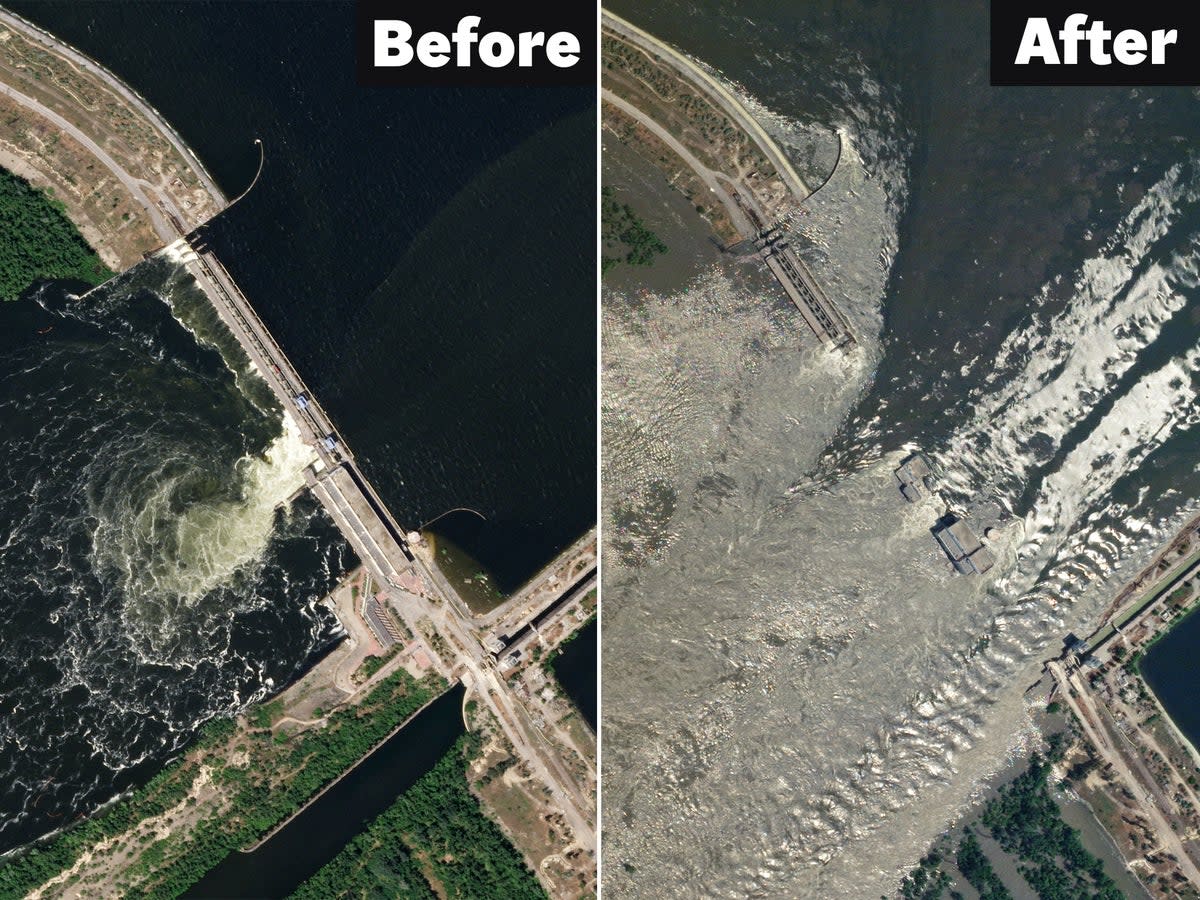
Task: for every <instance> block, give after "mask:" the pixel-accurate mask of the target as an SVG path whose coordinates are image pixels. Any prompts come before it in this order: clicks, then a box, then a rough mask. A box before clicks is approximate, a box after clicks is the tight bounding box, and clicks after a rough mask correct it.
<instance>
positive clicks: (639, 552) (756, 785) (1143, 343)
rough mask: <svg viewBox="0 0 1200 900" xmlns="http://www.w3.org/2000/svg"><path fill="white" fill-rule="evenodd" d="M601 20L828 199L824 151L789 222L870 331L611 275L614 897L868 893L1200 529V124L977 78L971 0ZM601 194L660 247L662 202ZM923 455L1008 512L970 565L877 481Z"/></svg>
mask: <svg viewBox="0 0 1200 900" xmlns="http://www.w3.org/2000/svg"><path fill="white" fill-rule="evenodd" d="M612 8H613V9H614V11H615V12H617V13H619V14H620V15H623V16H625V17H627V18H629V19H630V20H631V21H633V22H634V23H635V24H638V25H641V26H642V27H645V28H647V29H648V30H650V31H651V32H652V33H655V34H656V35H658V36H660V37H662V38H665V39H667V40H669V41H671V42H673V43H675V44H677V45H679V46H681V47H683V48H685V49H686V50H687V51H689V52H690V53H692V54H694V55H695V56H697V57H698V58H700V59H702V60H704V61H706V62H708V63H710V64H711V65H713V66H714V67H716V69H717V70H719V71H720V72H721V73H722V74H723V75H724V76H725V77H726V78H727V79H728V80H729V81H730V82H731V83H732V84H733V86H734V88H735V89H737V90H740V91H741V92H742V93H743V94H744V95H746V96H748V97H749V98H750V100H751V102H752V103H753V104H754V106H755V108H756V111H757V115H758V116H759V118H760V120H761V121H762V122H763V123H764V125H765V127H767V128H768V130H769V131H770V132H771V133H772V134H773V135H775V136H776V137H777V139H778V140H779V141H780V142H782V143H783V145H784V146H786V147H787V148H788V150H789V152H790V154H791V155H792V156H793V158H794V160H795V163H796V165H797V166H798V168H799V169H800V171H801V173H802V174H803V175H805V176H806V177H807V178H809V179H810V180H811V181H813V182H814V183H819V182H820V181H821V180H822V179H823V178H824V177H825V175H826V174H828V172H829V169H830V167H831V165H832V160H833V158H834V157H835V156H836V144H837V138H836V137H835V136H834V131H835V130H840V131H841V132H842V137H843V142H844V150H843V154H842V160H841V163H840V164H839V166H838V169H837V172H836V173H835V174H834V177H833V179H832V181H831V182H830V184H829V185H828V186H827V187H826V188H825V189H823V190H822V191H821V192H820V193H819V194H818V195H817V196H816V197H814V198H813V199H812V200H811V201H810V202H809V203H807V204H806V212H805V214H804V215H802V216H800V217H798V218H797V220H796V221H795V223H794V225H793V228H792V234H793V239H794V241H795V243H796V245H797V246H798V247H799V248H800V252H801V253H802V255H803V256H804V257H805V259H806V261H808V262H809V263H810V265H811V266H812V268H813V269H814V272H815V274H816V277H817V278H818V280H819V281H821V283H822V284H823V285H824V286H825V287H826V289H827V291H828V292H829V293H830V294H831V296H833V298H834V299H835V301H836V302H838V303H839V304H840V305H841V306H842V308H843V309H844V310H845V311H846V313H847V314H848V315H849V316H850V317H851V319H852V320H853V322H854V325H855V330H856V333H857V334H858V335H859V337H860V338H861V344H862V346H861V347H860V348H859V349H857V350H856V351H854V352H853V353H852V354H850V355H848V356H837V355H829V354H825V353H820V352H817V351H816V349H815V348H814V342H813V340H812V338H811V336H810V335H809V334H808V332H807V331H806V329H805V328H804V327H803V324H802V323H801V322H800V321H799V317H798V316H797V314H796V312H795V311H794V309H793V308H791V307H790V306H789V305H788V304H787V303H786V301H785V300H784V299H783V298H782V297H781V295H780V292H779V291H778V289H776V288H774V287H773V286H771V285H769V284H767V285H764V284H763V283H762V280H761V278H760V276H759V275H758V274H757V273H756V272H755V271H753V270H751V269H750V268H747V267H742V266H739V265H737V264H735V263H732V262H730V261H726V260H716V261H711V260H702V261H701V264H700V265H697V266H696V268H695V269H694V270H693V271H692V272H691V273H690V275H688V276H687V277H686V278H684V279H683V280H682V283H680V284H672V283H671V282H672V281H675V280H676V279H664V280H663V281H662V282H660V283H659V285H658V286H656V287H654V288H653V289H651V290H648V291H638V290H637V289H635V288H631V287H630V286H629V284H628V282H626V281H622V280H618V281H615V282H611V283H609V285H608V287H607V288H606V290H605V297H604V300H605V311H604V321H603V334H604V344H605V372H604V382H603V388H602V391H603V396H604V409H603V412H602V417H603V419H602V427H603V430H604V434H605V441H606V447H605V457H604V463H603V465H604V478H605V483H606V486H607V490H606V494H605V498H604V509H603V511H602V517H603V520H604V522H605V523H606V526H608V531H607V532H606V533H607V535H608V539H609V541H610V543H609V544H608V545H606V547H605V553H606V556H605V559H606V561H614V562H615V564H609V566H608V569H607V572H606V575H605V580H604V592H605V593H604V597H605V613H604V646H603V649H602V653H603V670H604V673H605V680H604V706H605V726H604V729H603V730H604V735H603V741H604V748H605V752H604V765H603V772H602V776H603V779H604V781H603V783H604V786H605V787H604V791H605V810H606V813H607V815H609V816H611V817H613V820H614V821H621V822H623V823H625V827H623V828H621V829H610V830H609V832H608V833H607V836H608V841H607V842H606V845H605V859H606V861H607V862H608V865H606V875H605V877H606V883H605V887H606V894H609V893H611V896H612V897H614V898H616V897H626V896H638V897H657V896H670V895H673V894H676V895H677V894H678V893H680V892H683V893H688V894H691V895H695V896H735V895H736V896H743V895H752V896H798V897H828V896H878V895H879V894H880V893H881V892H884V891H887V890H890V889H892V888H894V886H895V885H896V883H897V881H898V878H899V873H900V872H901V870H902V869H903V868H904V867H905V866H909V865H912V864H913V863H914V862H915V861H916V860H917V859H918V858H919V857H920V855H921V854H922V853H923V852H924V849H925V848H926V847H927V846H928V844H929V842H930V841H931V839H932V838H933V837H934V836H935V835H936V834H938V833H939V831H940V830H941V829H942V828H944V827H945V825H946V824H947V822H948V821H950V820H951V819H952V818H953V817H954V815H955V813H956V811H957V810H961V809H962V808H964V805H965V804H967V802H968V801H969V799H970V798H971V797H972V796H974V795H976V794H977V793H978V791H979V790H980V787H979V786H980V784H981V783H982V781H983V780H984V779H985V778H986V777H987V776H988V775H989V774H990V773H993V772H995V771H997V770H999V769H1000V768H1002V767H1003V765H1004V762H1005V760H1006V758H1007V757H1008V754H1009V753H1010V751H1012V750H1014V749H1019V748H1020V747H1022V746H1024V745H1027V744H1028V743H1029V741H1030V740H1031V739H1032V737H1033V735H1034V731H1033V727H1032V723H1031V720H1030V717H1029V716H1028V714H1027V713H1026V711H1025V708H1024V706H1023V703H1022V700H1021V693H1022V691H1023V690H1024V688H1025V687H1026V686H1027V685H1028V684H1029V683H1030V682H1031V681H1032V680H1033V678H1034V677H1036V672H1037V670H1038V667H1039V665H1040V662H1041V660H1042V659H1043V658H1045V657H1046V656H1049V655H1053V654H1055V653H1057V652H1058V650H1059V648H1060V647H1061V641H1062V639H1063V637H1064V636H1065V635H1066V634H1067V633H1068V632H1070V631H1075V632H1076V633H1087V632H1088V631H1089V630H1090V626H1092V625H1094V624H1095V622H1096V619H1097V617H1098V616H1099V615H1100V613H1101V612H1102V611H1103V609H1104V608H1105V606H1106V605H1107V603H1108V600H1109V598H1110V597H1111V595H1112V593H1113V591H1114V589H1115V588H1116V587H1117V586H1118V585H1119V584H1120V583H1121V580H1122V578H1124V577H1127V576H1128V573H1133V572H1136V571H1138V569H1139V567H1140V566H1141V565H1142V564H1144V563H1145V562H1146V561H1147V560H1148V559H1149V557H1150V555H1151V554H1152V552H1153V551H1154V550H1155V549H1156V548H1157V547H1158V546H1159V545H1160V544H1161V543H1162V542H1163V541H1164V540H1165V539H1166V538H1167V537H1168V535H1170V534H1171V533H1172V531H1173V530H1174V529H1175V528H1177V527H1178V526H1179V525H1180V524H1182V522H1183V521H1184V519H1185V518H1186V516H1187V515H1188V514H1189V513H1190V512H1191V511H1193V510H1194V509H1195V500H1194V498H1196V497H1197V496H1200V473H1198V472H1197V470H1196V467H1195V456H1196V451H1197V433H1196V430H1195V428H1194V426H1195V424H1196V423H1197V422H1198V421H1200V405H1198V403H1197V377H1196V372H1197V367H1198V364H1200V346H1198V344H1200V292H1198V291H1197V286H1198V284H1200V270H1198V267H1197V262H1196V260H1197V257H1196V252H1195V251H1196V247H1197V242H1198V241H1200V171H1198V170H1197V160H1196V159H1195V158H1194V157H1193V155H1192V152H1191V149H1190V148H1191V147H1192V146H1193V145H1194V141H1195V138H1196V137H1197V134H1198V133H1200V107H1198V106H1197V104H1196V102H1195V96H1194V94H1193V92H1192V91H1191V90H1189V89H1136V90H1135V89H1129V90H1115V89H1114V90H1109V89H1096V90H1092V89H1042V88H1029V89H1025V88H1014V89H992V88H990V87H989V86H988V84H987V35H988V9H987V5H986V4H983V3H971V4H953V5H945V4H934V3H911V4H876V3H870V2H821V0H814V2H812V3H806V4H803V5H793V6H780V5H778V4H770V3H766V2H747V3H741V4H738V5H737V6H736V7H735V6H731V5H728V4H719V3H710V2H701V3H699V4H683V3H678V2H665V3H662V4H658V5H656V6H654V7H653V8H646V7H636V6H633V5H630V4H628V3H626V2H620V0H618V2H615V3H614V4H613V7H612ZM605 175H606V177H607V178H609V179H610V180H611V182H612V183H613V184H614V186H615V187H616V188H618V189H622V190H625V195H626V196H627V197H636V196H637V195H638V194H639V193H641V194H642V195H643V196H642V200H641V202H640V204H638V203H635V206H638V211H639V213H640V214H642V215H643V216H644V217H645V218H646V219H647V221H648V222H649V224H650V226H651V227H652V228H655V227H657V226H658V222H659V218H660V216H661V215H662V213H661V210H664V209H667V208H668V207H669V205H670V201H667V200H665V199H663V197H662V196H660V195H659V194H656V193H653V192H652V193H650V194H649V195H646V194H645V192H644V191H641V190H632V189H630V188H629V187H628V185H629V183H630V182H631V180H632V179H633V178H634V177H635V176H634V175H631V174H630V171H629V166H628V165H626V166H624V167H621V166H616V167H613V168H612V169H606V172H605ZM659 184H661V181H660V182H659ZM659 190H660V191H662V190H664V189H663V188H659ZM631 202H633V201H631ZM694 226H695V227H699V226H700V223H698V222H695V223H694ZM668 255H669V254H668ZM698 258H700V257H698ZM630 277H631V276H630ZM918 449H919V450H923V451H924V452H925V453H926V454H927V455H929V456H930V458H931V459H932V460H933V462H934V464H935V466H936V467H937V468H938V470H939V472H940V480H941V486H942V491H943V495H944V497H945V500H946V501H947V503H948V505H949V506H951V507H952V508H954V509H957V510H959V511H960V512H966V513H971V514H973V515H975V516H976V517H978V518H980V519H984V520H987V521H990V522H993V523H994V522H999V521H1004V522H1006V523H1007V524H1006V525H1005V527H1004V528H1002V529H999V530H997V531H996V532H994V533H993V535H992V538H991V539H992V542H993V546H994V549H995V551H996V554H997V557H998V560H999V561H998V563H997V565H996V567H995V569H993V570H992V572H990V573H989V574H988V576H987V577H986V578H983V579H979V578H965V577H962V576H957V575H954V574H952V573H951V572H950V571H949V570H948V566H947V563H946V560H945V558H944V556H942V554H941V553H940V552H939V551H938V549H937V547H936V545H935V543H934V542H933V540H932V539H931V537H930V533H929V529H930V527H931V526H932V525H933V523H934V521H935V520H936V518H937V516H938V515H940V514H941V512H943V511H944V509H945V507H944V506H939V505H937V504H935V503H933V502H928V503H925V504H918V505H908V504H905V503H904V502H903V501H902V500H901V499H900V497H899V495H898V493H897V492H896V486H895V481H894V478H893V476H892V471H893V469H894V468H895V467H896V466H897V465H898V463H899V460H900V459H901V458H903V456H904V455H905V454H906V453H908V452H912V451H913V450H918ZM663 885H671V886H672V887H671V889H670V891H668V890H667V889H666V888H664V887H662V886H663Z"/></svg>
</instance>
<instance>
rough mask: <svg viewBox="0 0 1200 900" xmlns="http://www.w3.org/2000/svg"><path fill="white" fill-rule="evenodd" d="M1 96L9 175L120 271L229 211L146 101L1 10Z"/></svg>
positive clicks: (0, 133)
mask: <svg viewBox="0 0 1200 900" xmlns="http://www.w3.org/2000/svg"><path fill="white" fill-rule="evenodd" d="M0 95H2V96H0V104H2V105H3V106H4V108H5V113H6V114H5V116H4V117H2V118H0V150H2V151H3V152H4V155H5V162H6V163H7V165H6V168H10V169H11V170H13V171H14V172H15V173H17V174H20V175H21V177H23V178H25V179H26V180H29V181H31V183H34V184H35V185H37V186H38V187H40V188H43V189H46V190H48V192H49V193H50V194H51V195H52V196H53V197H54V199H56V200H58V201H60V202H61V203H62V204H63V205H64V207H65V208H66V213H67V216H68V218H69V219H70V220H71V222H72V223H73V224H74V225H75V227H76V228H77V229H78V230H79V231H80V232H81V233H82V234H83V235H84V236H85V240H87V241H88V243H89V244H90V245H91V246H92V247H93V249H94V250H95V251H96V252H97V253H98V254H99V255H100V256H101V258H102V259H103V260H104V261H105V263H106V264H107V265H108V266H109V267H110V268H112V269H114V270H115V271H117V272H123V271H125V270H128V269H130V268H132V267H133V266H134V265H136V264H137V263H138V262H140V261H141V260H142V259H144V258H145V257H146V256H148V255H149V254H150V253H152V252H154V251H157V250H158V249H160V248H162V247H163V246H166V245H169V244H171V243H172V242H173V241H175V240H176V239H178V238H179V237H180V236H181V235H183V234H186V233H188V232H191V231H193V230H195V229H196V228H197V227H199V226H200V225H202V224H204V223H206V222H209V221H211V220H212V218H213V217H214V216H216V215H218V214H219V213H220V212H222V211H223V210H225V209H227V208H228V207H229V206H230V203H231V201H230V200H229V199H228V197H227V196H226V195H225V193H224V191H223V190H222V189H221V188H220V186H219V185H217V183H216V181H215V179H214V178H213V176H212V175H211V173H209V171H208V170H207V168H206V167H205V166H204V163H203V162H202V161H201V160H200V158H199V156H198V155H197V154H196V152H195V150H193V149H192V148H191V147H190V146H189V145H188V144H187V142H186V141H184V139H183V137H182V136H181V135H180V134H179V132H178V131H177V130H176V129H175V128H174V127H173V126H172V125H171V123H170V122H168V121H167V120H166V118H165V117H164V116H163V115H162V113H160V112H159V111H158V110H157V109H155V107H154V106H153V105H151V104H150V102H149V101H148V100H146V99H145V98H144V97H143V96H142V95H141V94H139V93H138V92H137V91H136V90H135V89H134V88H132V87H131V86H129V85H128V84H126V83H125V82H124V81H122V80H121V79H120V78H119V77H117V76H116V75H115V74H114V73H112V72H111V71H109V70H108V69H107V68H105V67H104V66H103V65H101V64H100V63H98V62H96V61H95V60H93V59H91V58H90V57H89V56H87V55H86V54H84V53H83V52H82V51H80V50H78V49H76V48H75V47H72V46H71V45H69V44H67V43H66V42H64V41H62V40H60V39H59V38H57V37H55V36H54V35H52V34H50V33H49V32H47V31H45V30H44V29H42V28H40V27H38V26H36V25H34V24H33V23H31V22H29V21H28V20H26V19H24V18H22V17H20V16H18V15H16V14H15V13H12V12H10V11H8V10H5V9H0ZM31 176H33V177H31Z"/></svg>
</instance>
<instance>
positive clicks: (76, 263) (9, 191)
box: [0, 169, 113, 300]
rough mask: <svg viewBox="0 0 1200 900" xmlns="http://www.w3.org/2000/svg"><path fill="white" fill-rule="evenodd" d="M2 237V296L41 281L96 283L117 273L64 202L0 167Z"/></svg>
mask: <svg viewBox="0 0 1200 900" xmlns="http://www.w3.org/2000/svg"><path fill="white" fill-rule="evenodd" d="M0 235H3V238H4V239H3V240H2V241H0V300H15V299H16V298H17V297H18V296H20V294H21V293H22V292H23V291H24V290H25V289H26V288H28V287H29V286H30V285H31V284H33V283H34V282H35V281H38V280H41V279H47V278H63V279H72V280H75V281H83V282H86V283H87V284H92V285H96V284H100V283H101V282H104V281H106V280H108V278H110V277H111V276H112V274H113V273H112V272H110V271H109V269H108V267H107V266H105V265H104V263H102V262H101V261H100V257H99V256H97V255H96V253H95V251H94V250H92V248H91V247H89V246H88V244H87V242H86V241H85V240H84V239H83V237H82V236H81V235H80V234H79V232H78V231H76V230H75V226H74V225H73V224H72V223H71V221H70V219H68V218H67V215H66V208H65V207H64V206H63V205H62V203H60V202H58V201H57V200H54V199H52V198H51V197H50V196H49V195H48V194H46V193H45V192H43V191H40V190H38V189H37V188H35V187H33V186H32V185H30V184H29V182H28V181H26V180H25V179H23V178H19V177H17V176H16V175H14V174H13V173H12V172H9V171H7V170H6V169H0Z"/></svg>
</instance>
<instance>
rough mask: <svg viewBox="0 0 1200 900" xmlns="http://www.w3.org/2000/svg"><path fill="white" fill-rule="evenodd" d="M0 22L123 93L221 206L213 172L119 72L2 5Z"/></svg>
mask: <svg viewBox="0 0 1200 900" xmlns="http://www.w3.org/2000/svg"><path fill="white" fill-rule="evenodd" d="M0 22H2V23H3V24H5V25H7V26H8V27H9V28H11V29H13V30H14V31H17V32H19V33H21V34H22V35H24V36H25V37H27V38H29V39H30V40H32V41H35V42H37V43H38V44H41V45H42V46H43V47H46V48H47V49H49V50H51V51H53V52H55V53H57V54H58V55H59V56H61V57H63V58H64V59H67V60H68V61H69V62H71V63H72V64H73V65H75V66H77V67H78V68H80V69H82V70H86V71H87V72H89V73H90V74H92V75H94V76H96V77H97V78H99V79H100V80H101V81H103V82H104V84H105V85H106V86H108V87H109V88H110V89H111V90H113V91H114V92H115V93H116V94H117V95H118V96H119V97H121V99H123V100H124V101H125V102H126V103H128V104H129V105H130V106H132V107H134V108H135V109H137V110H138V112H140V113H141V114H142V115H143V116H144V117H145V118H146V119H147V120H148V121H149V122H150V123H151V124H152V125H153V126H154V127H155V129H157V130H158V132H159V133H161V134H162V135H163V137H165V138H166V139H167V140H168V141H169V142H170V143H171V146H173V147H174V148H175V150H176V151H177V152H178V153H179V155H180V156H182V157H183V159H184V161H185V162H186V163H187V164H188V166H190V167H191V169H192V170H193V171H194V172H195V173H196V176H197V177H198V178H199V179H200V183H201V184H203V185H204V188H205V190H207V191H208V193H209V194H211V195H212V197H213V199H214V200H216V203H217V209H218V210H220V209H222V208H223V207H224V206H225V205H226V199H225V195H224V194H223V193H222V192H221V189H220V188H219V187H217V183H216V182H215V181H213V179H212V176H211V175H209V174H208V171H207V170H206V169H205V168H204V165H203V164H202V163H201V162H200V160H199V159H198V158H197V157H196V154H195V153H193V152H192V149H191V148H190V147H189V146H188V145H187V144H185V143H184V141H183V138H181V137H180V136H179V135H178V134H177V133H176V132H175V129H174V128H172V127H171V125H170V123H168V122H167V120H166V119H164V118H163V117H162V115H161V114H160V113H159V112H158V110H156V109H155V108H154V107H153V106H151V105H150V104H149V103H147V102H146V100H145V99H144V98H143V97H142V96H141V95H140V94H138V93H137V92H136V91H135V90H133V89H132V88H130V87H129V86H128V85H126V84H125V83H124V82H123V81H121V79H119V78H117V76H116V75H114V74H113V73H112V72H110V71H108V69H106V68H104V66H102V65H100V64H99V63H98V62H96V61H95V60H94V59H91V58H90V57H88V56H85V55H84V54H82V53H80V52H79V51H78V50H76V49H75V48H74V47H72V46H70V45H69V44H64V43H63V42H62V41H60V40H59V39H58V38H56V37H55V36H54V35H52V34H50V33H49V32H47V31H43V30H42V29H40V28H38V27H37V26H36V25H33V24H31V23H29V22H26V21H25V20H24V19H22V18H21V17H20V16H17V15H14V14H13V13H11V12H9V11H8V10H5V9H0ZM168 240H169V239H168Z"/></svg>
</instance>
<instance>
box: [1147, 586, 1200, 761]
mask: <svg viewBox="0 0 1200 900" xmlns="http://www.w3.org/2000/svg"><path fill="white" fill-rule="evenodd" d="M1197 647H1200V616H1197V615H1196V614H1195V611H1194V610H1193V611H1192V612H1191V613H1190V614H1189V615H1187V616H1186V617H1185V618H1183V619H1182V620H1181V621H1179V622H1176V623H1174V624H1173V625H1172V627H1171V630H1170V631H1168V632H1167V634H1166V635H1165V636H1164V637H1163V638H1162V639H1161V640H1159V641H1158V642H1156V643H1155V644H1154V646H1153V647H1151V648H1150V649H1149V650H1148V651H1147V652H1146V655H1145V656H1144V657H1143V658H1142V661H1141V663H1140V669H1141V673H1142V676H1143V677H1144V678H1145V679H1146V683H1147V684H1148V685H1150V689H1151V690H1152V691H1154V695H1155V696H1156V697H1158V700H1159V702H1160V703H1161V704H1162V705H1163V708H1164V709H1165V710H1166V711H1167V715H1169V716H1170V717H1171V720H1172V721H1173V722H1174V723H1175V724H1176V725H1177V726H1178V727H1179V730H1180V731H1182V732H1183V734H1184V736H1185V737H1186V738H1187V739H1188V740H1189V741H1190V742H1191V744H1192V746H1193V747H1196V746H1200V708H1197V706H1196V692H1197V690H1200V667H1198V666H1197V665H1196V648H1197Z"/></svg>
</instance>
